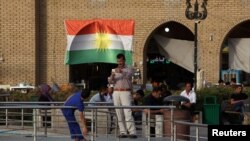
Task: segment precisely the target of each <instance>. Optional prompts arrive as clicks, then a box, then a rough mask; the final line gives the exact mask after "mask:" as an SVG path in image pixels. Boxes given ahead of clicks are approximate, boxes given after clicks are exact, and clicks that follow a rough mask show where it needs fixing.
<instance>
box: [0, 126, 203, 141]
mask: <svg viewBox="0 0 250 141" xmlns="http://www.w3.org/2000/svg"><path fill="white" fill-rule="evenodd" d="M190 135H191V136H194V135H195V129H194V128H190ZM200 136H201V137H202V138H200V139H199V141H206V140H207V139H206V137H207V129H204V128H200ZM87 139H88V140H90V136H88V137H87ZM70 140H71V139H70V137H69V136H68V135H65V134H55V133H48V137H45V136H44V135H43V133H42V132H38V137H37V141H70ZM131 140H135V141H147V140H148V138H145V137H142V136H140V135H139V137H138V138H137V139H129V138H125V139H119V138H117V137H115V135H114V134H109V135H98V136H97V137H96V138H95V140H94V141H131ZM170 140H171V139H170V138H169V137H162V138H151V141H170ZM0 141H34V137H33V136H32V132H31V131H24V130H6V129H3V128H2V127H0ZM178 141H182V140H178ZM190 141H195V138H191V139H190Z"/></svg>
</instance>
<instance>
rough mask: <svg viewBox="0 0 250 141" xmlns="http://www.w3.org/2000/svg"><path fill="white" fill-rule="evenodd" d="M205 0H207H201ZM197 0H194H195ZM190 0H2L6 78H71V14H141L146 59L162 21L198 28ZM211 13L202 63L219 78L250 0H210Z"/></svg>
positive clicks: (140, 56) (202, 27)
mask: <svg viewBox="0 0 250 141" xmlns="http://www.w3.org/2000/svg"><path fill="white" fill-rule="evenodd" d="M198 1H200V3H201V1H202V0H198ZM191 2H192V3H194V0H191ZM185 10H186V1H185V0H0V55H1V57H3V59H4V60H3V61H1V63H0V83H1V84H11V85H13V84H16V83H18V82H23V81H25V82H29V83H32V84H38V83H43V82H47V83H50V82H51V79H52V78H53V79H54V80H55V81H56V82H58V83H59V84H62V83H68V82H69V66H67V65H65V64H64V55H65V47H66V42H67V41H66V31H65V27H64V20H65V19H83V20H84V19H95V18H104V19H133V20H135V34H134V43H133V46H134V54H133V57H134V62H135V63H137V64H139V63H140V62H142V66H140V69H141V71H142V74H143V75H142V76H143V77H142V79H143V82H145V81H146V77H145V72H146V69H145V60H146V57H145V54H144V53H145V50H146V49H145V47H146V46H147V44H148V42H149V41H148V39H149V37H150V35H151V34H152V33H153V32H154V31H155V30H156V29H157V28H158V27H159V26H161V25H162V24H165V23H167V22H169V21H175V22H178V23H180V24H182V25H184V26H185V27H187V28H188V29H189V30H190V31H192V32H193V33H194V21H192V20H188V19H187V18H186V17H185ZM207 10H208V16H207V18H206V19H205V20H204V21H201V22H200V23H199V25H198V42H199V44H198V48H199V56H198V59H199V67H200V68H203V70H204V75H205V79H206V80H207V81H210V82H213V83H215V82H217V81H218V79H219V75H220V74H219V72H220V67H221V51H222V48H221V47H222V44H223V41H224V40H225V38H226V37H227V35H228V34H229V33H230V31H231V30H232V29H233V28H234V27H235V26H236V25H238V24H240V23H242V22H245V21H248V20H249V19H250V15H249V10H250V0H219V1H218V0H208V5H207Z"/></svg>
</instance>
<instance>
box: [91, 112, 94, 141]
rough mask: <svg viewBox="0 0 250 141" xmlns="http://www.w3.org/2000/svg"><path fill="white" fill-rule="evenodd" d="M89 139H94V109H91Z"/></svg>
mask: <svg viewBox="0 0 250 141" xmlns="http://www.w3.org/2000/svg"><path fill="white" fill-rule="evenodd" d="M91 119H92V120H91V141H94V109H91Z"/></svg>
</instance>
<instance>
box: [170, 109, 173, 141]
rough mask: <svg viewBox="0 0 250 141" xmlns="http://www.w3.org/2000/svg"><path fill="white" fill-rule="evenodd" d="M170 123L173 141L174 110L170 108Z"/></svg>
mask: <svg viewBox="0 0 250 141" xmlns="http://www.w3.org/2000/svg"><path fill="white" fill-rule="evenodd" d="M170 120H171V121H170V122H171V127H170V128H171V141H173V122H174V121H173V120H174V109H173V108H171V115H170Z"/></svg>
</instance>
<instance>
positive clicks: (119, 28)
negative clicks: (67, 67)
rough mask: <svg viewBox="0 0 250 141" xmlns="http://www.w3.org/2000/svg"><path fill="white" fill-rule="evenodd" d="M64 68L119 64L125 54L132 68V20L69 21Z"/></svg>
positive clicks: (67, 24) (67, 21)
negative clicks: (87, 64) (81, 65)
mask: <svg viewBox="0 0 250 141" xmlns="http://www.w3.org/2000/svg"><path fill="white" fill-rule="evenodd" d="M65 26H66V31H67V50H66V56H65V64H82V63H96V62H99V63H116V55H117V54H118V53H124V54H125V56H126V63H127V64H130V65H131V64H132V41H133V35H134V21H133V20H104V19H96V20H66V21H65Z"/></svg>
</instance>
